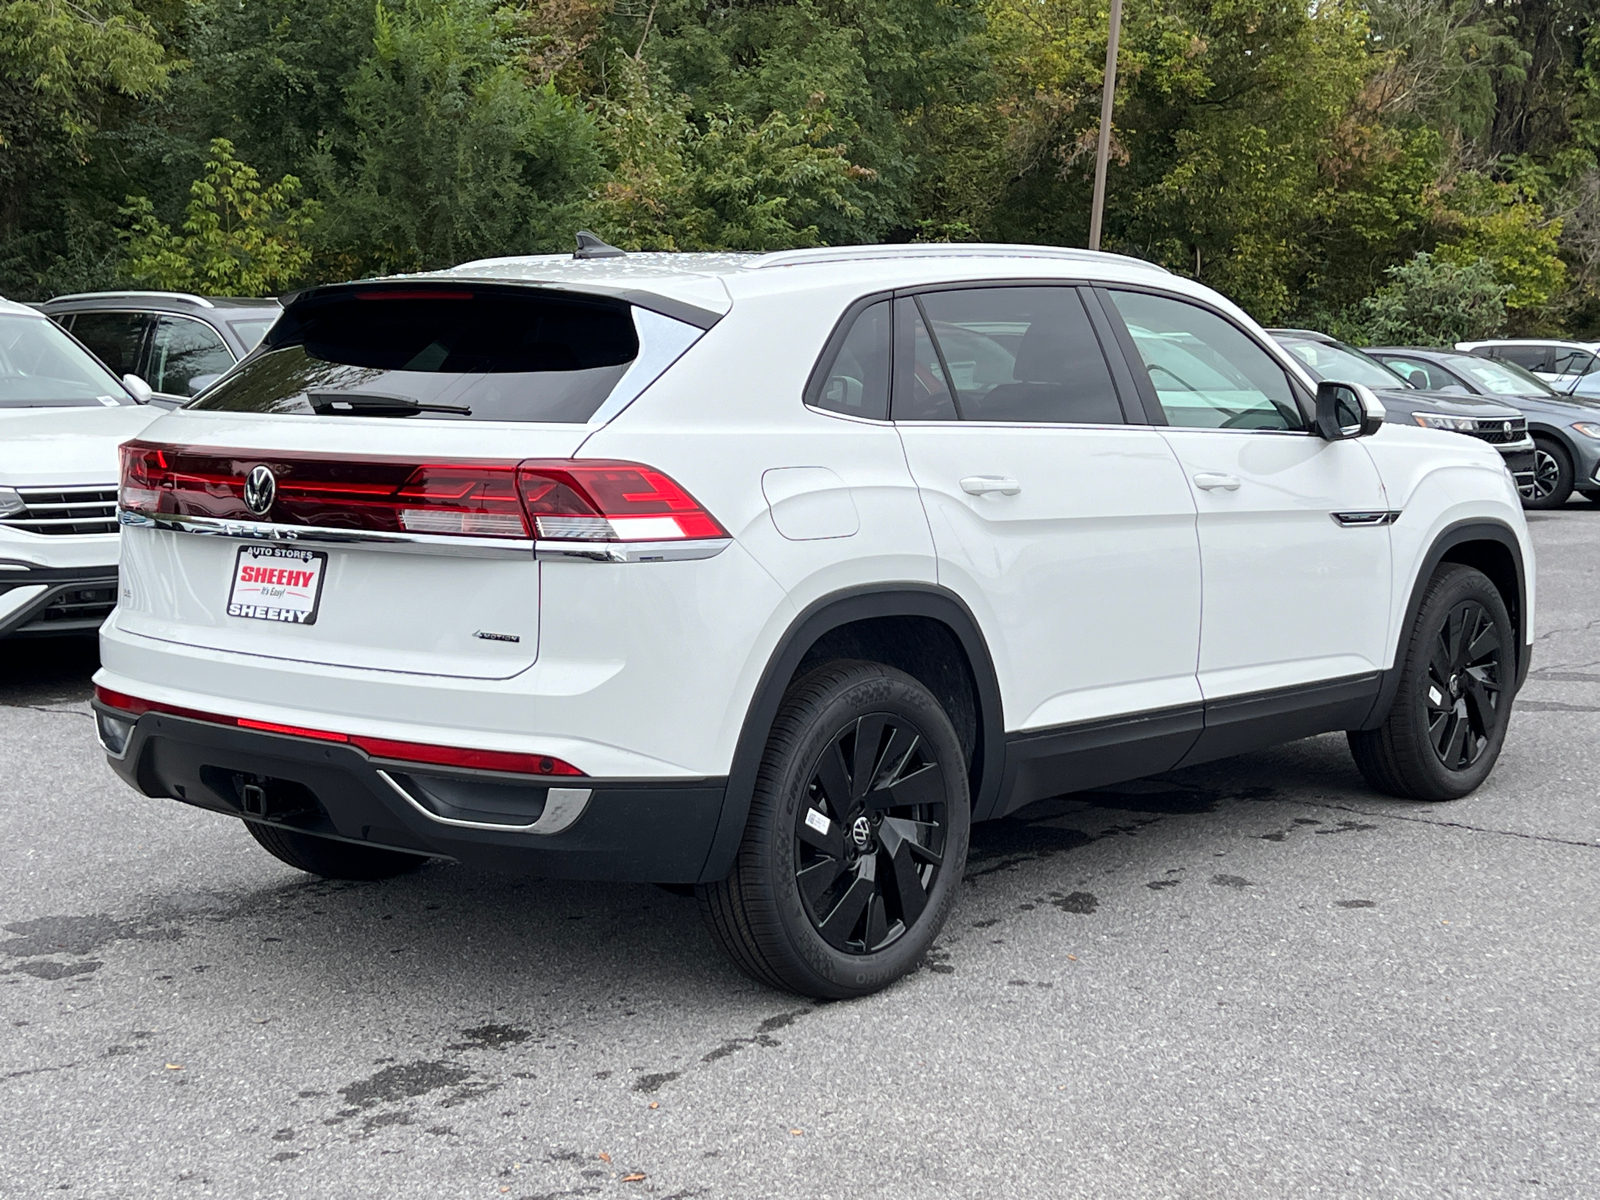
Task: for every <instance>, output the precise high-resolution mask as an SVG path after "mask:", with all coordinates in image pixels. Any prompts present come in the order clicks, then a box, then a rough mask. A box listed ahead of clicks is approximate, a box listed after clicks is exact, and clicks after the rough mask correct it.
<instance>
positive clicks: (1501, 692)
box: [1346, 563, 1519, 800]
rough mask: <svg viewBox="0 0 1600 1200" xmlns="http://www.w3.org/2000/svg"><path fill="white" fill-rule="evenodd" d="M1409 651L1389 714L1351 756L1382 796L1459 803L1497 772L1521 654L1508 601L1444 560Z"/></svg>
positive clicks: (1358, 740) (1356, 742)
mask: <svg viewBox="0 0 1600 1200" xmlns="http://www.w3.org/2000/svg"><path fill="white" fill-rule="evenodd" d="M1403 649H1404V654H1405V657H1404V659H1403V661H1402V663H1401V665H1400V683H1399V687H1398V688H1397V689H1396V691H1395V696H1394V701H1393V702H1392V703H1391V704H1390V706H1389V712H1388V713H1387V715H1386V716H1385V717H1384V719H1383V723H1382V724H1381V725H1379V726H1378V727H1377V728H1376V729H1362V730H1352V731H1350V732H1349V733H1348V734H1347V735H1346V736H1347V737H1348V738H1349V741H1350V753H1351V755H1352V756H1354V758H1355V760H1356V766H1357V767H1358V768H1360V770H1361V774H1362V775H1363V776H1364V777H1365V778H1366V781H1367V782H1368V783H1369V784H1371V785H1372V786H1373V787H1374V788H1376V789H1377V790H1378V791H1380V792H1384V793H1387V794H1388V795H1390V796H1398V797H1400V798H1401V799H1405V800H1456V799H1459V798H1460V797H1462V796H1465V795H1467V794H1468V793H1469V792H1471V791H1473V790H1474V789H1475V788H1477V787H1478V785H1479V784H1481V783H1482V782H1483V781H1484V780H1485V779H1487V778H1488V776H1489V772H1490V771H1492V770H1493V769H1494V764H1495V760H1496V759H1497V758H1499V756H1500V747H1501V745H1502V744H1503V743H1504V741H1505V735H1506V725H1507V723H1508V722H1509V721H1510V719H1511V703H1512V699H1513V691H1512V689H1513V687H1514V685H1515V681H1516V662H1517V659H1516V656H1517V653H1518V650H1519V648H1518V646H1517V644H1516V634H1515V630H1514V627H1513V626H1512V624H1511V617H1510V614H1509V613H1507V612H1506V606H1505V601H1503V600H1502V599H1501V598H1500V593H1499V591H1498V590H1497V589H1496V588H1495V586H1494V584H1492V583H1490V582H1489V579H1488V577H1487V576H1485V575H1484V574H1483V573H1482V572H1480V571H1475V570H1473V569H1472V568H1471V567H1465V566H1461V565H1460V564H1458V563H1446V564H1444V565H1443V566H1441V567H1440V568H1439V570H1438V571H1436V572H1435V573H1434V576H1433V578H1432V579H1431V580H1429V581H1428V587H1427V591H1426V593H1425V594H1424V596H1423V599H1422V607H1421V608H1420V609H1419V610H1418V612H1417V620H1416V624H1415V625H1414V626H1413V627H1412V630H1411V636H1410V639H1409V641H1408V642H1407V643H1406V644H1405V646H1404V647H1403ZM1435 697H1437V699H1436V698H1435Z"/></svg>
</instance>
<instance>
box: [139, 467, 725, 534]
mask: <svg viewBox="0 0 1600 1200" xmlns="http://www.w3.org/2000/svg"><path fill="white" fill-rule="evenodd" d="M258 466H267V467H269V468H270V469H271V470H272V472H273V476H274V479H275V492H274V498H273V502H272V506H271V508H270V509H269V510H268V511H266V512H263V513H256V512H252V511H250V510H249V509H248V508H247V507H246V506H245V503H244V481H245V477H246V476H247V475H249V473H250V472H251V471H252V470H254V469H255V468H256V467H258ZM121 503H122V507H123V508H125V509H128V510H130V511H132V512H136V513H142V514H145V515H147V516H155V515H157V514H171V515H175V516H201V517H215V518H222V519H227V520H241V521H267V522H271V523H273V524H277V525H312V526H325V527H333V528H338V529H371V530H378V531H382V532H386V533H401V532H404V533H423V534H441V535H444V536H448V537H495V538H518V539H521V538H530V537H533V538H555V539H575V540H579V541H593V542H657V541H682V540H685V539H690V538H722V537H727V536H728V534H727V532H726V531H725V530H724V529H723V528H722V526H721V525H720V524H719V523H718V522H717V520H716V518H715V517H713V516H712V515H711V514H710V513H708V512H707V511H706V510H705V509H704V508H702V507H701V506H700V503H699V502H698V501H697V500H695V498H694V497H693V496H691V495H689V493H687V492H686V491H684V490H683V489H682V488H681V487H679V486H678V484H677V483H676V482H675V481H674V480H672V479H671V478H670V477H668V476H667V475H664V474H662V473H661V472H660V471H657V470H655V469H654V468H653V467H647V466H643V465H641V464H639V463H631V462H612V461H606V460H598V459H587V460H586V459H565V458H563V459H541V458H530V459H525V460H523V461H522V462H517V461H515V460H503V459H492V460H471V459H463V460H456V461H449V460H444V461H435V462H424V463H418V462H416V461H415V460H414V459H412V460H407V459H402V458H391V457H380V456H376V455H374V456H365V457H347V456H338V455H326V454H298V455H263V454H261V453H260V452H259V451H248V450H211V449H201V448H198V447H197V448H188V447H179V446H161V445H155V444H152V443H144V442H129V443H128V444H126V445H125V446H123V447H122V488H121Z"/></svg>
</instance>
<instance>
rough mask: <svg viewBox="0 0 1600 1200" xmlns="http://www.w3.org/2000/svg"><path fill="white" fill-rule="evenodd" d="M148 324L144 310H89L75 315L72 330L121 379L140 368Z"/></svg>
mask: <svg viewBox="0 0 1600 1200" xmlns="http://www.w3.org/2000/svg"><path fill="white" fill-rule="evenodd" d="M147 324H148V318H146V317H145V315H144V314H143V313H119V312H85V313H79V314H78V315H77V316H76V317H74V318H73V321H72V333H73V336H74V337H76V338H77V339H78V340H79V341H80V342H82V343H83V344H84V345H85V346H87V347H89V349H90V350H91V351H92V352H93V353H94V356H95V357H96V358H98V359H99V360H100V361H101V362H103V363H105V365H106V366H108V367H110V368H111V373H112V374H113V375H116V376H117V377H118V378H119V379H120V378H121V377H122V376H124V375H132V374H134V373H136V372H137V371H138V370H139V344H140V342H142V341H143V340H144V331H145V326H146V325H147Z"/></svg>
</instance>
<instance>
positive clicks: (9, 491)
mask: <svg viewBox="0 0 1600 1200" xmlns="http://www.w3.org/2000/svg"><path fill="white" fill-rule="evenodd" d="M27 507H28V506H27V505H26V504H24V503H23V502H22V497H21V496H19V495H17V493H16V489H14V488H8V487H0V517H9V516H11V515H12V514H13V513H19V512H21V511H22V510H23V509H25V508H27Z"/></svg>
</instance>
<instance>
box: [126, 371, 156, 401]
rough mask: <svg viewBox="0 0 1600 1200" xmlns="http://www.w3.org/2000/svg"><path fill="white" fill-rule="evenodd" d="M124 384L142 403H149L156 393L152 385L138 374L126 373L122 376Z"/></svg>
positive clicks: (129, 392) (130, 393)
mask: <svg viewBox="0 0 1600 1200" xmlns="http://www.w3.org/2000/svg"><path fill="white" fill-rule="evenodd" d="M122 386H123V387H125V388H127V389H128V394H129V395H131V396H132V397H133V398H134V399H135V400H137V401H138V402H139V403H140V404H149V403H150V397H151V396H153V395H155V392H154V391H153V390H151V387H150V385H149V384H148V383H146V382H145V381H144V380H143V379H140V378H139V376H137V375H124V376H123V377H122Z"/></svg>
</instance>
